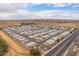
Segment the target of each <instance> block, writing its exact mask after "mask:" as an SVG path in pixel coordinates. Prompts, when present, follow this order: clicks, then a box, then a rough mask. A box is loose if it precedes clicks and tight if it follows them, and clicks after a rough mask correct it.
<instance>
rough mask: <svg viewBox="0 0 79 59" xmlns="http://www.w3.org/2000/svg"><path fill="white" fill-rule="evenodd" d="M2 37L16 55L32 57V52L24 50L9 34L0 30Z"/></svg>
mask: <svg viewBox="0 0 79 59" xmlns="http://www.w3.org/2000/svg"><path fill="white" fill-rule="evenodd" d="M0 36H1V38H2V39H4V40H5V42H6V43H7V44H8V45H9V46H10V47H11V48H12V49H13V50H14V51H15V52H16V55H30V50H29V49H25V48H23V47H22V46H21V45H20V44H18V43H17V42H16V41H14V39H13V38H11V37H10V36H9V35H8V34H7V33H5V32H4V31H2V30H0Z"/></svg>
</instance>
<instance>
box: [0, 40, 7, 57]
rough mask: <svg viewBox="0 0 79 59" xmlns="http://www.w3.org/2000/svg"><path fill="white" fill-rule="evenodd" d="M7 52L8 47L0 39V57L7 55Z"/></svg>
mask: <svg viewBox="0 0 79 59" xmlns="http://www.w3.org/2000/svg"><path fill="white" fill-rule="evenodd" d="M7 51H8V46H7V45H6V43H5V42H4V41H3V40H2V39H0V56H1V55H4V54H5V53H7Z"/></svg>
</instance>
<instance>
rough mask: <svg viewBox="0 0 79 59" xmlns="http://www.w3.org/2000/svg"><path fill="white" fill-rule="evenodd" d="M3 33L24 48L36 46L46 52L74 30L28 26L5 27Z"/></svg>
mask: <svg viewBox="0 0 79 59" xmlns="http://www.w3.org/2000/svg"><path fill="white" fill-rule="evenodd" d="M3 31H5V32H6V33H7V34H8V35H10V36H11V37H12V38H14V40H16V41H17V42H20V44H22V45H23V46H24V47H26V48H29V49H31V48H33V47H36V46H38V48H39V49H40V50H42V51H47V50H49V49H51V47H53V46H55V45H56V44H57V43H59V42H60V41H61V40H63V39H64V38H66V37H67V36H68V35H70V34H72V32H74V28H66V27H60V28H51V27H42V26H39V25H32V24H31V25H30V24H29V25H20V26H14V27H5V28H3Z"/></svg>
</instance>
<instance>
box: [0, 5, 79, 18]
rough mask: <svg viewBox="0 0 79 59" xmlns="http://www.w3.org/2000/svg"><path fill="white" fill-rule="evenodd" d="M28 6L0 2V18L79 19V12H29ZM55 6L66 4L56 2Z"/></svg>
mask: <svg viewBox="0 0 79 59" xmlns="http://www.w3.org/2000/svg"><path fill="white" fill-rule="evenodd" d="M38 5H39V4H38ZM48 5H49V4H48ZM27 6H28V4H0V19H35V18H38V19H40V18H43V19H79V13H78V12H71V11H61V10H47V11H41V12H29V11H28V10H27V9H25V8H27ZM54 6H55V7H64V6H65V4H54Z"/></svg>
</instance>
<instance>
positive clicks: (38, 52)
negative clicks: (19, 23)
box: [31, 48, 41, 56]
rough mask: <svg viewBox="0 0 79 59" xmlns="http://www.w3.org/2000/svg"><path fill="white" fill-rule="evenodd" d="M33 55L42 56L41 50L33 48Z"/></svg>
mask: <svg viewBox="0 0 79 59" xmlns="http://www.w3.org/2000/svg"><path fill="white" fill-rule="evenodd" d="M31 55H32V56H40V55H41V52H40V51H39V49H38V48H32V49H31Z"/></svg>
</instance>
